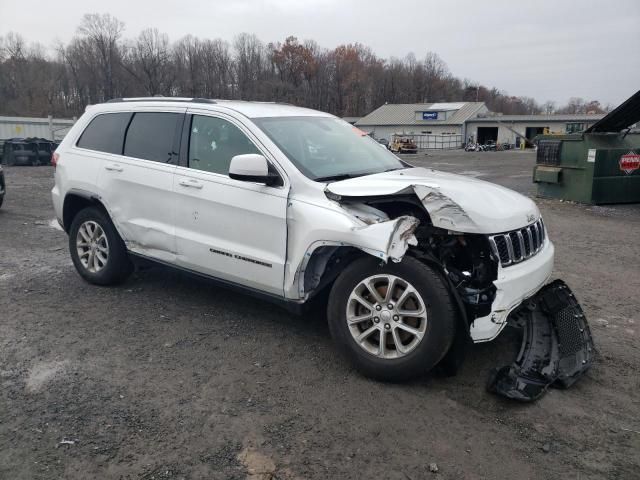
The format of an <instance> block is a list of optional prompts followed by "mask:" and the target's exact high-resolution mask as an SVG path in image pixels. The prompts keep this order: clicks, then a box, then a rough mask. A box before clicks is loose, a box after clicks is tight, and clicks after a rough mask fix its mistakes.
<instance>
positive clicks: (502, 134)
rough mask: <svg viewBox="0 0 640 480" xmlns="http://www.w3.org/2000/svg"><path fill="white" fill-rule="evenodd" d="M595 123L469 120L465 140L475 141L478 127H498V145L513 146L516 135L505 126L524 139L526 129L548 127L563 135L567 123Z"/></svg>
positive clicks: (587, 124)
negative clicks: (470, 138)
mask: <svg viewBox="0 0 640 480" xmlns="http://www.w3.org/2000/svg"><path fill="white" fill-rule="evenodd" d="M596 121H597V120H594V121H592V122H581V121H576V122H566V121H562V122H559V121H553V122H515V123H511V122H509V123H508V124H501V123H498V122H474V121H473V120H469V121H468V122H467V128H466V137H465V138H467V139H468V138H469V136H471V135H473V138H474V140H477V139H478V127H498V143H510V144H515V143H516V136H517V135H516V134H515V133H514V132H512V131H511V130H509V129H508V128H507V127H506V126H505V125H508V126H509V127H511V128H513V129H514V130H515V131H517V132H519V133H521V134H522V136H523V137H524V135H526V132H527V127H533V128H544V127H549V129H550V131H551V132H560V133H563V134H564V133H565V132H566V129H567V123H585V124H586V126H587V127H588V126H591V125H593V124H594V123H595V122H596Z"/></svg>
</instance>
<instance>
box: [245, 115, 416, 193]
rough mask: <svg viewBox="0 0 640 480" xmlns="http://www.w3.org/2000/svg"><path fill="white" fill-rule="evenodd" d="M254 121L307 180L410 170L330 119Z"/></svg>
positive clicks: (359, 132)
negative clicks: (403, 169)
mask: <svg viewBox="0 0 640 480" xmlns="http://www.w3.org/2000/svg"><path fill="white" fill-rule="evenodd" d="M253 121H254V122H255V123H256V125H258V127H260V128H261V129H262V131H264V133H266V134H267V136H268V137H269V138H270V139H271V140H273V142H274V143H275V144H276V145H278V148H280V150H282V151H283V152H284V154H285V155H287V157H288V158H289V159H290V160H291V161H292V162H293V163H294V165H295V166H296V167H297V168H298V169H299V170H300V171H301V172H302V173H303V174H304V175H306V176H307V177H309V178H310V179H312V180H316V181H319V182H322V181H331V180H340V179H343V178H351V177H358V176H362V175H369V174H372V173H380V172H386V171H389V170H399V169H402V168H406V165H405V164H403V163H402V162H401V161H400V160H399V159H398V158H397V157H396V156H395V155H393V154H392V153H390V152H389V151H388V150H387V149H386V148H384V147H383V146H381V145H380V144H379V143H378V142H376V141H375V140H373V139H372V138H371V137H369V136H368V135H367V134H366V133H365V132H363V131H362V130H360V129H358V128H356V127H354V126H352V125H349V124H348V123H346V122H344V121H342V120H339V119H337V118H330V117H268V118H255V119H253Z"/></svg>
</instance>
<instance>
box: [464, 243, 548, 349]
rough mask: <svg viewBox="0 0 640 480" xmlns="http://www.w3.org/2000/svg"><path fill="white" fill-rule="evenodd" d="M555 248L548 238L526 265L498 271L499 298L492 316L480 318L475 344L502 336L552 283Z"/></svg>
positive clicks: (473, 329)
mask: <svg viewBox="0 0 640 480" xmlns="http://www.w3.org/2000/svg"><path fill="white" fill-rule="evenodd" d="M554 251H555V249H554V246H553V243H551V241H550V240H549V239H548V238H546V239H545V243H544V246H543V248H542V250H540V251H539V252H538V253H537V254H536V255H535V256H533V257H531V258H529V259H528V260H525V261H524V262H521V263H518V264H515V265H510V266H508V267H506V268H503V267H499V268H498V279H497V280H496V281H494V282H493V284H494V285H495V286H496V289H497V291H496V297H495V299H494V301H493V303H492V304H491V313H490V314H489V315H487V316H486V317H480V318H476V319H475V320H474V321H473V323H472V324H471V328H470V330H469V334H470V335H471V339H472V340H473V341H474V342H488V341H490V340H493V339H494V338H496V337H497V336H498V334H499V333H500V332H501V331H502V329H503V328H504V327H505V325H506V324H507V317H508V316H509V313H511V311H512V310H514V309H515V308H516V307H518V306H519V305H520V304H521V303H522V302H523V301H524V300H526V299H527V298H530V297H532V296H533V295H535V294H536V293H537V292H538V291H539V290H540V289H541V288H542V287H543V286H544V284H545V283H546V282H547V281H548V280H549V277H550V276H551V272H552V270H553V256H554Z"/></svg>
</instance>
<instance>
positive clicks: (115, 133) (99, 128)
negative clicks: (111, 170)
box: [77, 112, 131, 155]
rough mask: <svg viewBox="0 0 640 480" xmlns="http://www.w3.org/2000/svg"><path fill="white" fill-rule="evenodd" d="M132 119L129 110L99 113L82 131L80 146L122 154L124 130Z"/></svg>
mask: <svg viewBox="0 0 640 480" xmlns="http://www.w3.org/2000/svg"><path fill="white" fill-rule="evenodd" d="M130 119H131V113H129V112H127V113H105V114H103V115H98V116H97V117H96V118H94V119H93V120H91V123H89V125H88V126H87V128H85V130H84V132H82V136H81V137H80V140H78V144H77V145H78V147H80V148H88V149H89V150H97V151H98V152H105V153H115V154H117V155H122V144H123V143H124V132H125V131H126V130H127V125H129V120H130Z"/></svg>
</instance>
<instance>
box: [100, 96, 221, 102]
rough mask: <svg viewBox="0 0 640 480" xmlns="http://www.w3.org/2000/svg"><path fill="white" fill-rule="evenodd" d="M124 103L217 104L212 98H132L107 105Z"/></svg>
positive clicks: (118, 99)
mask: <svg viewBox="0 0 640 480" xmlns="http://www.w3.org/2000/svg"><path fill="white" fill-rule="evenodd" d="M123 102H191V103H216V101H215V100H211V99H210V98H183V97H130V98H112V99H110V100H107V101H106V103H123Z"/></svg>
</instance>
